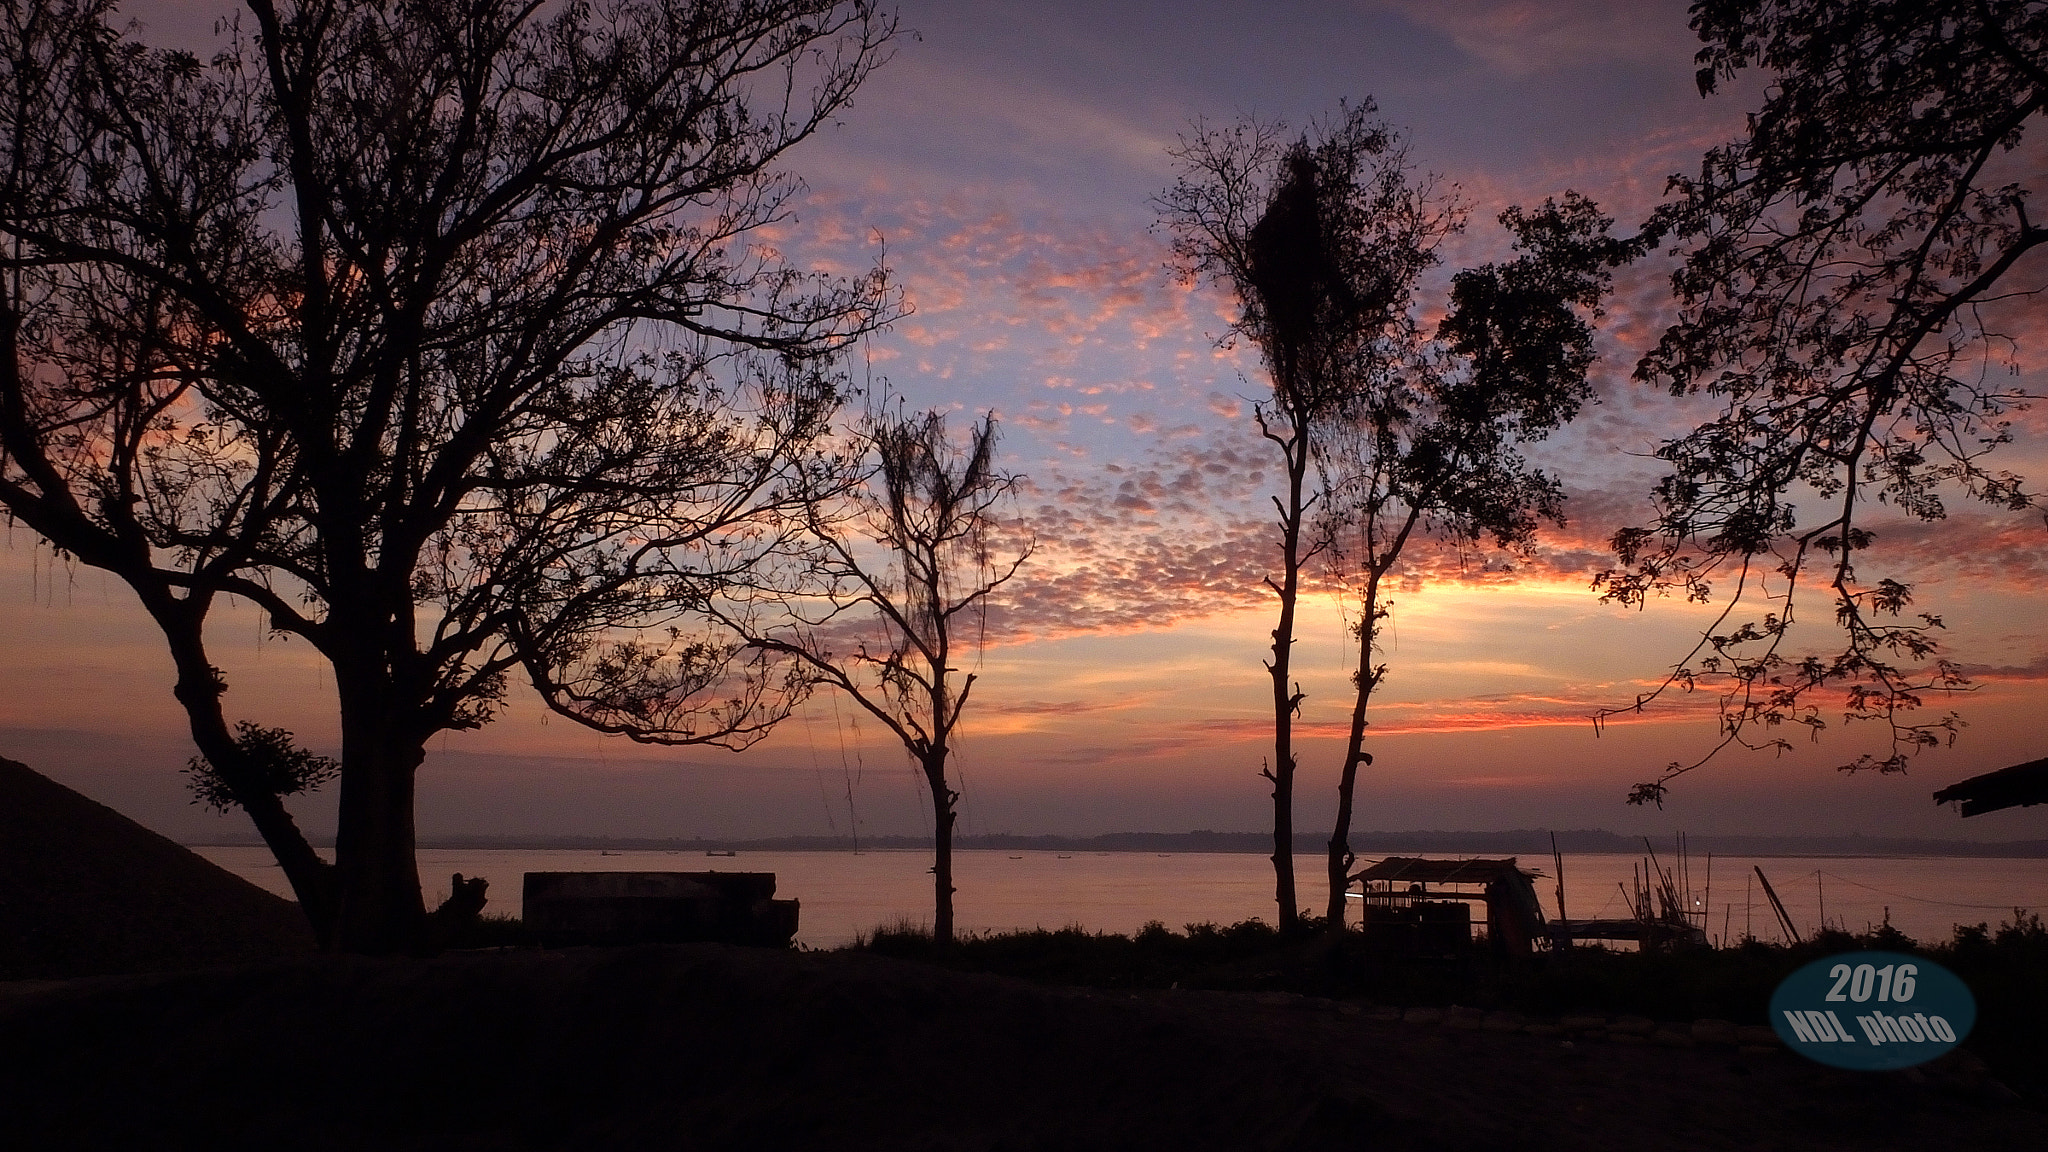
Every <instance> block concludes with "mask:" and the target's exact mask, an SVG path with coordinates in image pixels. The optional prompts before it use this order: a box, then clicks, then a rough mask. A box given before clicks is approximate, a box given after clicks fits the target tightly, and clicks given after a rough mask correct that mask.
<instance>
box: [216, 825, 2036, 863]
mask: <svg viewBox="0 0 2048 1152" xmlns="http://www.w3.org/2000/svg"><path fill="white" fill-rule="evenodd" d="M1555 835H1556V837H1557V847H1558V850H1559V851H1562V852H1570V853H1573V854H1575V855H1577V854H1594V855H1623V856H1641V855H1645V854H1646V852H1645V849H1644V846H1643V840H1642V838H1641V837H1637V836H1623V835H1620V834H1618V833H1614V832H1608V831H1604V830H1601V829H1574V830H1570V831H1566V830H1562V829H1560V830H1558V831H1557V832H1556V833H1555ZM1551 836H1552V832H1551V831H1550V830H1549V829H1542V828H1538V829H1514V830H1510V831H1504V832H1446V831H1436V830H1431V831H1415V832H1359V833H1354V834H1353V835H1352V837H1351V849H1352V851H1354V852H1356V853H1358V854H1360V855H1362V856H1363V855H1372V856H1383V855H1388V854H1399V853H1402V852H1433V853H1469V854H1473V855H1501V856H1547V855H1549V854H1550V846H1551ZM314 842H315V843H316V844H318V845H319V846H321V847H331V846H332V844H333V840H332V838H331V837H326V838H321V837H315V838H314ZM185 843H186V845H187V846H188V847H194V848H202V847H204V848H213V847H220V848H235V847H260V846H261V845H262V841H260V840H258V839H256V838H254V837H245V838H240V837H238V838H220V837H215V838H212V839H207V840H189V841H185ZM1327 843H1328V837H1327V834H1324V833H1302V834H1299V835H1297V836H1296V837H1295V839H1294V850H1295V852H1296V854H1298V855H1315V854H1319V853H1321V852H1322V851H1324V849H1325V847H1326V846H1327ZM1650 843H1651V845H1652V846H1653V847H1654V848H1655V850H1656V851H1657V853H1658V854H1659V855H1669V854H1671V853H1672V852H1673V851H1674V850H1675V846H1674V845H1673V844H1672V843H1671V842H1670V841H1669V840H1663V841H1660V840H1659V839H1657V838H1654V837H1653V838H1652V839H1651V841H1650ZM931 846H932V842H931V839H930V838H929V837H921V836H874V837H866V836H864V837H862V838H861V841H860V847H861V848H862V849H863V850H867V849H873V850H875V851H901V850H928V849H930V848H931ZM419 847H421V848H426V849H453V850H465V849H466V850H487V851H488V850H506V851H612V852H710V851H718V852H724V851H733V852H850V851H852V850H853V848H854V843H853V840H852V839H851V838H850V837H846V836H771V837H760V838H755V839H705V838H696V837H692V838H689V839H682V838H662V837H649V836H532V835H525V836H518V835H514V836H481V835H470V836H422V837H420V839H419ZM953 847H954V848H956V849H961V850H966V851H975V850H998V851H1000V850H1007V851H1012V852H1016V851H1027V852H1031V851H1037V852H1054V851H1057V852H1189V853H1202V852H1227V853H1252V854H1258V855H1266V854H1269V853H1271V852H1272V849H1273V837H1272V834H1271V833H1267V832H1210V831H1196V832H1111V833H1107V834H1104V835H1101V836H1013V835H1005V834H987V835H977V836H959V837H955V838H954V841H953ZM1686 850H1687V852H1688V853H1689V854H1690V855H1693V856H1696V857H1697V856H1701V855H1704V854H1706V853H1708V852H1712V853H1714V854H1715V855H1722V856H1764V857H1769V856H1803V857H1830V856H1833V857H1857V856H1960V857H1971V858H2004V859H2040V858H2044V857H2048V840H2004V841H1982V840H1929V839H1912V838H1901V837H1880V836H1688V837H1686Z"/></svg>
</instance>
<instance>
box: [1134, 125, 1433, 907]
mask: <svg viewBox="0 0 2048 1152" xmlns="http://www.w3.org/2000/svg"><path fill="white" fill-rule="evenodd" d="M1374 112H1375V106H1374V105H1373V104H1372V102H1371V101H1366V102H1364V103H1363V104H1360V105H1359V106H1357V107H1355V108H1352V107H1346V108H1344V109H1342V110H1341V111H1340V113H1339V114H1338V115H1337V116H1336V117H1335V118H1333V119H1332V120H1330V121H1329V122H1327V123H1323V124H1318V125H1315V126H1313V127H1311V129H1310V130H1308V131H1307V132H1303V133H1300V134H1298V135H1295V134H1291V133H1290V132H1289V131H1288V129H1287V128H1286V126H1285V125H1282V124H1277V123H1274V124H1268V123H1260V122H1257V121H1252V120H1246V121H1241V122H1239V123H1237V124H1235V125H1233V126H1231V127H1229V128H1223V129H1214V128H1209V127H1207V126H1205V125H1200V124H1198V125H1197V126H1196V129H1195V132H1194V134H1193V135H1192V136H1189V137H1184V138H1183V139H1182V140H1181V143H1180V146H1179V148H1177V149H1176V150H1175V151H1174V153H1173V156H1174V158H1175V159H1176V160H1177V161H1179V163H1180V167H1181V172H1182V175H1181V177H1180V179H1179V180H1177V181H1176V182H1175V183H1174V185H1173V187H1172V188H1170V189H1168V190H1167V192H1166V193H1165V194H1164V195H1163V196H1162V197H1161V198H1160V200H1159V202H1158V207H1159V211H1160V216H1161V219H1162V222H1163V223H1164V225H1165V226H1166V228H1167V229H1168V231H1169V232H1170V233H1171V235H1172V238H1173V254H1174V259H1175V263H1176V267H1177V269H1178V271H1179V272H1180V274H1181V275H1182V276H1184V277H1185V278H1187V279H1189V280H1190V281H1196V280H1203V279H1208V280H1212V281H1213V282H1215V283H1218V284H1220V285H1221V286H1223V287H1224V288H1225V289H1227V290H1228V291H1230V292H1231V293H1232V294H1233V295H1235V296H1236V297H1237V301H1238V318H1237V320H1236V322H1235V323H1234V324H1233V325H1232V326H1231V328H1230V331H1229V332H1228V333H1226V335H1225V337H1224V339H1225V341H1226V342H1228V341H1233V340H1237V339H1245V340H1249V341H1251V343H1252V344H1253V345H1254V346H1256V347H1257V348H1258V350H1259V353H1260V357H1261V358H1262V359H1263V360H1264V361H1265V365H1266V371H1267V376H1268V379H1269V381H1270V383H1271V386H1272V393H1271V396H1270V398H1269V399H1267V400H1264V401H1261V402H1260V403H1258V404H1256V405H1254V406H1253V410H1252V418H1253V420H1254V421H1255V422H1256V423H1257V425H1258V429H1259V434H1260V435H1261V436H1262V437H1264V438H1265V439H1266V440H1267V441H1268V442H1270V443H1271V444H1272V445H1273V447H1274V449H1275V450H1276V451H1277V452H1278V453H1279V454H1280V460H1281V465H1282V469H1281V473H1282V476H1283V477H1284V481H1283V483H1284V485H1285V487H1284V489H1283V491H1282V492H1281V494H1280V495H1277V496H1275V497H1273V505H1274V508H1275V510H1276V511H1277V512H1278V513H1279V521H1278V525H1277V527H1278V529H1279V549H1280V563H1279V570H1278V573H1277V575H1276V576H1269V577H1267V578H1266V585H1267V587H1269V588H1270V589H1272V591H1273V594H1274V596H1275V597H1276V598H1277V600H1278V601H1279V615H1278V620H1277V621H1276V622H1275V624H1274V627H1273V644H1272V655H1271V657H1270V658H1269V659H1268V660H1267V661H1266V670H1267V673H1268V675H1269V676H1270V678H1271V680H1272V685H1273V691H1272V697H1273V755H1272V758H1271V759H1270V760H1268V761H1267V763H1266V765H1265V767H1264V768H1263V769H1262V771H1261V774H1262V775H1263V776H1264V777H1265V779H1266V780H1268V781H1269V782H1270V783H1271V784H1272V786H1273V792H1272V798H1273V857H1272V859H1273V871H1274V899H1275V902H1276V903H1277V904H1278V906H1279V922H1280V927H1281V928H1282V929H1283V930H1292V929H1294V928H1295V927H1296V925H1297V923H1298V921H1299V916H1300V911H1299V908H1298V904H1297V898H1296V894H1295V883H1294V777H1295V773H1296V771H1297V769H1298V767H1299V762H1298V758H1297V756H1296V754H1295V750H1294V718H1295V716H1296V715H1298V714H1299V712H1300V709H1301V704H1302V700H1303V699H1304V693H1303V692H1302V690H1301V686H1300V685H1299V684H1298V683H1296V682H1295V680H1294V678H1293V672H1292V666H1291V665H1292V660H1293V653H1294V630H1295V611H1296V605H1297V603H1298V601H1299V599H1300V596H1301V578H1302V570H1303V568H1304V567H1305V566H1308V565H1310V564H1312V563H1313V562H1314V560H1315V558H1316V556H1317V555H1318V554H1319V553H1320V551H1321V547H1322V545H1321V542H1320V541H1319V540H1318V539H1317V538H1316V535H1315V533H1314V532H1313V531H1312V530H1311V526H1310V525H1311V518H1312V515H1313V512H1314V508H1315V505H1316V502H1317V496H1316V493H1315V491H1314V487H1313V480H1312V478H1311V475H1310V472H1311V469H1310V462H1311V460H1312V458H1313V456H1314V454H1315V443H1316V438H1317V436H1318V435H1319V428H1320V425H1321V424H1322V423H1323V422H1324V421H1326V420H1327V419H1328V418H1329V417H1330V416H1331V414H1332V413H1333V412H1334V411H1336V409H1337V408H1338V407H1339V406H1340V405H1341V404H1343V403H1344V402H1345V400H1346V397H1347V396H1348V394H1349V392H1350V390H1351V389H1352V387H1353V385H1354V382H1353V380H1352V379H1351V374H1352V367H1351V366H1352V365H1353V364H1354V363H1355V362H1356V360H1357V359H1358V357H1359V356H1360V355H1361V352H1360V349H1361V348H1362V347H1364V346H1366V345H1369V344H1371V343H1372V342H1373V341H1375V340H1377V339H1378V338H1379V337H1380V335H1381V334H1382V333H1383V332H1384V331H1385V329H1386V328H1387V326H1388V325H1389V324H1392V323H1394V322H1395V321H1396V319H1397V317H1398V315H1399V311H1400V309H1399V305H1400V302H1401V301H1402V300H1403V299H1404V293H1405V291H1406V289H1405V285H1406V284H1408V282H1409V281H1410V280H1411V279H1412V276H1413V275H1414V271H1415V270H1414V269H1413V267H1412V266H1411V265H1412V261H1414V260H1416V259H1419V258H1422V256H1421V251H1422V250H1421V249H1420V248H1419V247H1418V246H1417V245H1416V244H1414V243H1413V241H1412V238H1411V236H1410V234H1409V232H1410V230H1411V229H1412V228H1414V227H1415V226H1416V225H1417V221H1415V220H1414V219H1413V218H1411V217H1410V216H1408V215H1405V214H1404V208H1405V207H1406V206H1407V205H1408V199H1409V198H1408V189H1407V185H1406V181H1405V175H1406V165H1405V164H1404V162H1403V161H1402V158H1401V152H1400V149H1399V146H1398V141H1397V140H1396V139H1395V137H1394V135H1393V134H1392V133H1391V132H1390V131H1389V130H1388V129H1387V127H1386V125H1385V124H1383V123H1381V122H1380V121H1378V120H1376V119H1374Z"/></svg>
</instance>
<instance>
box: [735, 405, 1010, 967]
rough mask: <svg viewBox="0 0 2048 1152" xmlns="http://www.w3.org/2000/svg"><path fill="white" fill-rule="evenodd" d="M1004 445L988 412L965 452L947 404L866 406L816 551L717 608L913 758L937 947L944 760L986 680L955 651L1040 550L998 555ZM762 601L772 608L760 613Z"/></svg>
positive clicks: (944, 903) (945, 832) (812, 506)
mask: <svg viewBox="0 0 2048 1152" xmlns="http://www.w3.org/2000/svg"><path fill="white" fill-rule="evenodd" d="M995 445H996V421H995V416H994V414H993V413H991V414H989V415H986V416H984V417H983V418H982V419H981V422H980V423H979V424H977V425H976V426H975V427H974V429H973V430H972V431H971V432H970V434H969V436H968V443H967V446H966V448H965V450H964V451H963V450H961V449H960V448H958V447H956V446H955V445H954V443H953V441H952V439H951V438H950V437H949V436H948V435H947V433H946V421H945V417H944V415H943V414H941V413H939V412H936V411H934V412H926V413H921V414H918V415H914V416H903V415H897V414H890V413H887V412H883V411H876V412H873V413H870V414H869V416H868V417H867V418H866V419H865V420H864V421H863V422H862V424H861V426H860V428H859V430H858V434H857V437H856V449H857V450H856V452H855V453H854V454H853V455H854V458H855V459H856V460H860V461H863V462H864V464H865V480H864V481H863V482H862V483H860V484H857V485H854V486H852V487H851V488H848V489H845V490H843V492H842V493H841V495H839V496H838V497H837V498H831V497H827V498H821V499H818V500H814V501H812V502H810V503H809V504H807V505H806V506H805V509H804V511H805V513H806V526H807V529H808V532H809V536H810V539H811V541H812V543H813V545H814V546H815V547H816V549H817V552H816V553H815V554H814V555H813V556H811V557H810V558H808V559H807V561H806V562H805V563H804V564H802V565H801V566H799V567H798V568H797V569H796V572H797V574H798V575H799V576H800V577H801V580H800V581H799V582H798V583H795V584H792V585H789V586H785V587H783V588H781V589H770V588H767V587H760V588H757V589H756V594H755V596H754V598H753V599H752V600H751V601H747V600H742V599H740V598H739V597H737V595H736V596H735V597H734V599H733V602H732V603H729V604H727V605H724V606H721V608H720V609H719V610H720V611H721V612H723V613H725V619H726V620H727V621H728V623H730V624H731V626H732V627H733V629H734V630H735V631H736V632H737V633H738V634H740V635H742V636H744V637H746V642H747V644H748V645H749V646H751V647H752V648H754V649H755V650H757V651H760V652H763V653H767V654H772V655H774V656H777V657H780V658H782V659H784V660H786V661H788V662H790V664H791V665H792V666H793V669H794V672H793V674H794V675H795V676H797V677H801V678H802V679H804V680H805V681H807V682H808V683H811V684H816V685H823V686H826V687H828V688H832V689H836V690H838V691H840V692H844V693H845V694H846V695H847V696H848V697H849V698H850V699H851V700H852V701H853V702H854V703H855V704H857V705H859V706H860V707H861V708H862V709H864V710H865V711H866V712H867V713H868V714H869V715H871V716H873V717H874V718H875V719H877V720H879V721H881V722H882V725H883V726H884V727H886V728H887V729H888V730H889V731H890V733H891V734H893V735H894V736H895V737H896V739H897V740H898V741H900V742H901V743H902V745H903V748H904V751H906V752H907V753H909V754H910V757H911V759H913V760H915V761H916V762H917V768H918V771H919V772H920V773H921V774H922V775H923V776H924V780H925V786H926V787H927V788H928V789H929V791H930V793H931V799H932V824H933V836H932V839H933V855H932V886H933V892H934V909H935V912H934V917H933V923H932V932H933V936H934V938H935V939H937V940H938V941H939V942H940V943H942V944H944V943H951V942H952V939H953V892H954V889H953V825H954V822H955V819H956V817H957V813H956V812H955V810H954V806H955V804H957V803H958V801H959V799H960V793H959V792H957V791H955V790H954V789H953V786H952V784H951V782H950V780H949V778H948V777H947V775H946V763H947V759H948V757H950V756H951V755H952V752H953V747H954V733H955V731H956V730H957V729H958V728H959V725H960V717H961V716H962V715H963V714H964V713H965V711H966V708H967V699H968V696H969V694H970V693H972V692H973V690H974V684H975V681H976V679H977V675H976V674H975V673H973V672H966V673H965V674H962V669H961V668H960V667H959V665H958V663H957V661H959V660H960V659H961V656H962V654H963V653H964V652H966V651H967V650H968V649H969V648H970V647H971V646H973V645H975V644H977V643H978V642H979V638H980V636H981V635H982V625H983V623H984V622H985V620H986V610H987V607H988V600H989V597H990V595H991V594H993V593H994V592H995V590H996V589H998V588H1000V587H1002V586H1003V585H1004V584H1005V583H1007V582H1008V581H1009V580H1010V578H1011V577H1013V576H1015V575H1016V574H1017V570H1018V569H1019V568H1020V567H1022V566H1023V564H1024V562H1025V561H1026V560H1027V559H1029V558H1030V556H1031V551H1032V545H1031V544H1030V543H1029V542H1028V541H1027V542H1023V543H1021V544H1020V545H1019V546H1018V547H1017V550H1016V554H1015V555H1014V556H1011V557H1009V558H1007V559H1004V560H1000V561H999V560H998V559H997V558H996V554H995V548H996V547H997V543H998V542H997V541H996V540H995V539H994V536H995V534H996V532H997V530H998V527H999V525H998V523H997V519H996V509H997V507H998V505H999V504H1000V503H1001V502H1002V501H1003V499H1005V498H1006V497H1007V496H1008V495H1009V494H1010V492H1011V491H1012V489H1013V488H1014V487H1015V485H1016V478H1015V477H1013V476H1009V475H1005V474H1004V473H1001V472H998V471H997V470H996V468H995ZM763 606H766V607H768V608H769V611H767V612H766V613H765V615H760V614H755V613H754V612H753V611H752V610H753V609H758V608H761V607H763ZM763 620H765V621H766V624H765V625H764V624H763V623H762V622H761V621H763Z"/></svg>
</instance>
